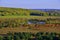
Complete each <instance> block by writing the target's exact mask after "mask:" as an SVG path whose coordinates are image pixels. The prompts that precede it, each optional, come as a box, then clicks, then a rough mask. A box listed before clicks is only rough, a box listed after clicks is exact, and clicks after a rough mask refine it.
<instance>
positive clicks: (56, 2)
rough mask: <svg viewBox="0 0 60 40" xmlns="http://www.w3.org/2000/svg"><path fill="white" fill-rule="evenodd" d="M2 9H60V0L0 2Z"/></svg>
mask: <svg viewBox="0 0 60 40" xmlns="http://www.w3.org/2000/svg"><path fill="white" fill-rule="evenodd" d="M0 7H13V8H27V9H60V0H0Z"/></svg>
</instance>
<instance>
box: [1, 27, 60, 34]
mask: <svg viewBox="0 0 60 40" xmlns="http://www.w3.org/2000/svg"><path fill="white" fill-rule="evenodd" d="M8 32H32V33H35V32H57V33H59V32H60V27H41V26H40V27H39V28H38V29H37V28H35V27H32V29H28V27H15V28H12V27H8V28H2V29H0V34H6V33H8Z"/></svg>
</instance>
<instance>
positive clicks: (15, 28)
mask: <svg viewBox="0 0 60 40" xmlns="http://www.w3.org/2000/svg"><path fill="white" fill-rule="evenodd" d="M19 32H22V33H23V32H24V33H26V32H27V34H28V35H30V34H29V33H33V35H34V34H36V33H39V32H43V33H44V32H48V33H51V32H52V33H53V34H54V33H59V34H60V12H58V11H53V12H50V11H49V12H44V11H40V10H28V9H21V8H3V7H0V34H1V35H2V34H6V35H8V34H7V33H12V34H13V35H12V36H14V37H16V38H18V39H16V40H19V36H17V34H18V33H19ZM14 33H17V34H16V35H14ZM27 34H26V35H27ZM1 35H0V39H1V40H2V36H1ZM20 35H21V34H20ZM22 35H23V34H22ZM26 35H25V37H28V36H26ZM39 35H40V34H39ZM9 36H11V35H8V36H7V37H9ZM35 36H36V35H35ZM35 36H33V37H32V38H34V37H35ZM44 36H45V35H44ZM46 36H47V35H46ZM55 36H56V35H55ZM55 36H54V37H55ZM23 38H24V36H23ZM39 38H41V35H40V36H38V37H37V39H38V40H40V39H39ZM59 38H60V35H59ZM3 39H4V35H3ZM12 39H13V38H12ZM12 39H10V40H12ZM4 40H8V39H6V38H5V39H4ZM21 40H23V39H21ZM24 40H28V39H25V38H24ZM41 40H42V39H41Z"/></svg>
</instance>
